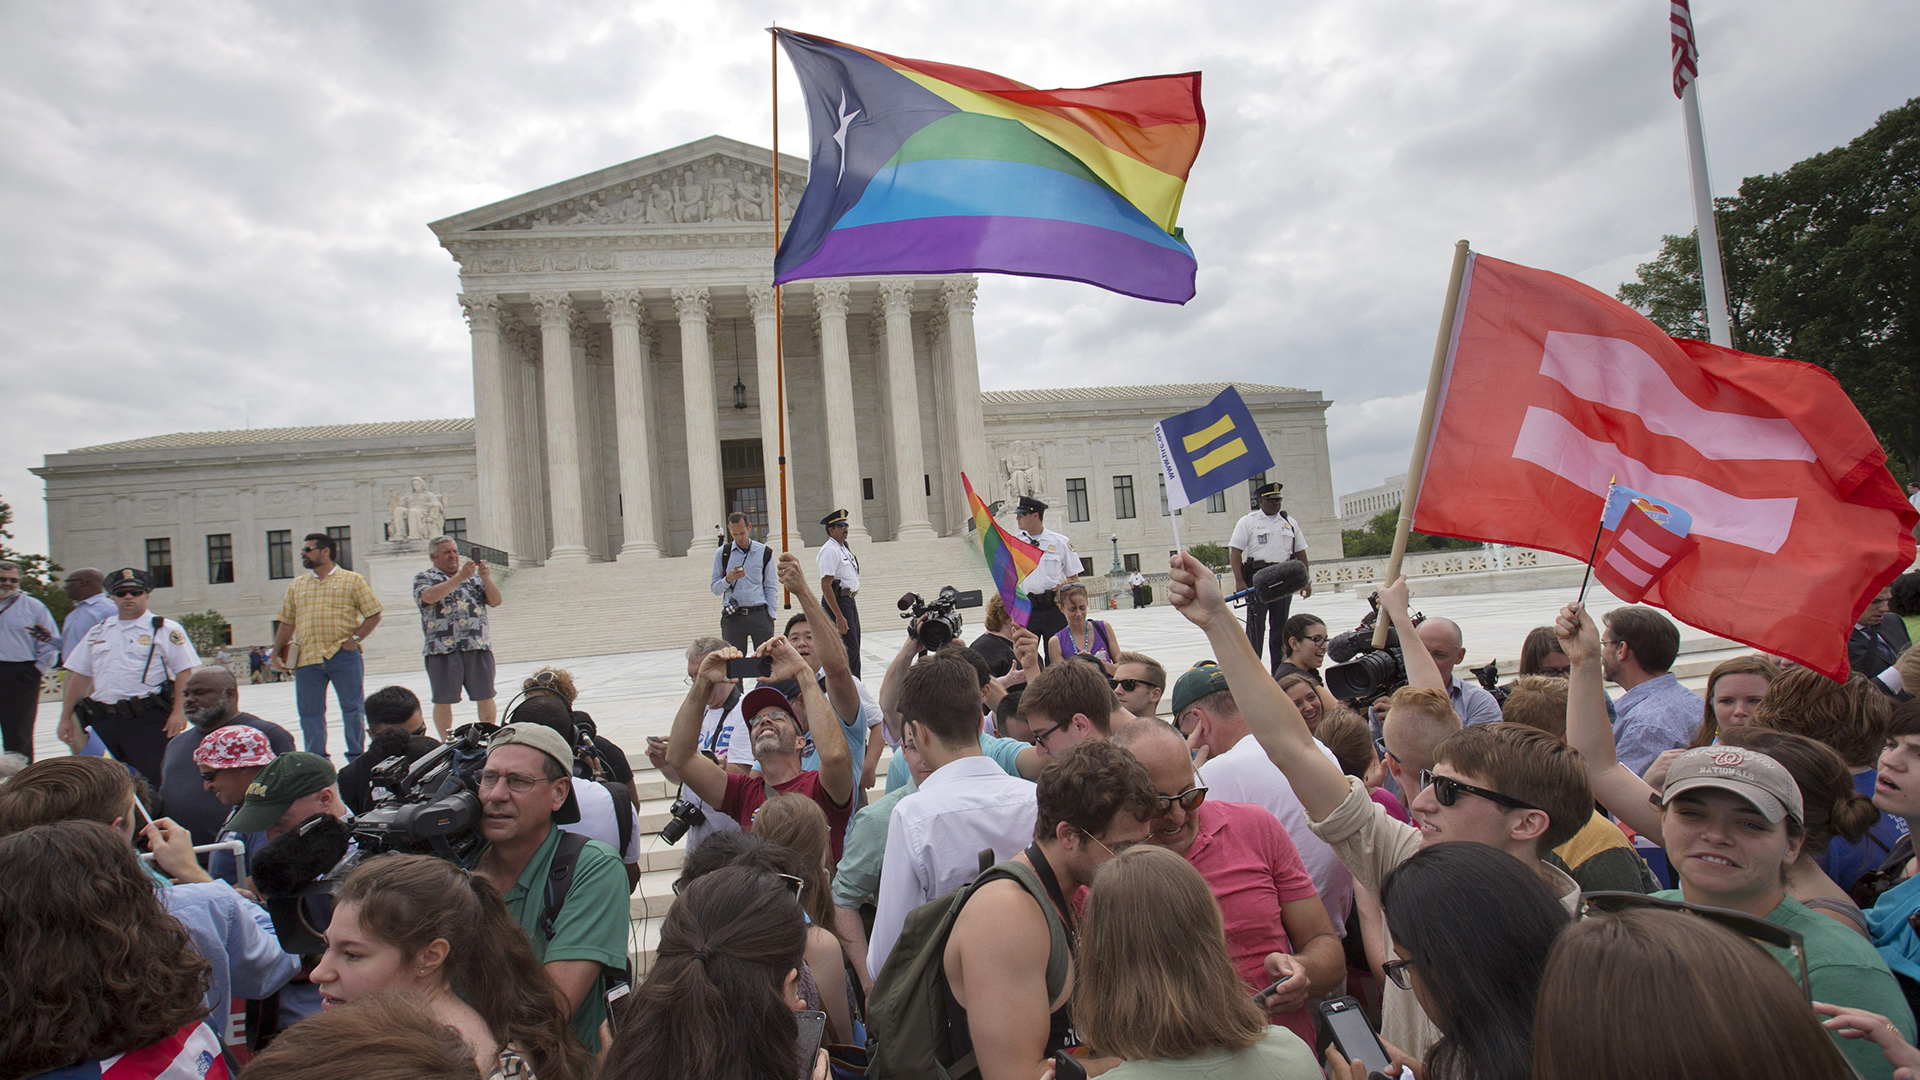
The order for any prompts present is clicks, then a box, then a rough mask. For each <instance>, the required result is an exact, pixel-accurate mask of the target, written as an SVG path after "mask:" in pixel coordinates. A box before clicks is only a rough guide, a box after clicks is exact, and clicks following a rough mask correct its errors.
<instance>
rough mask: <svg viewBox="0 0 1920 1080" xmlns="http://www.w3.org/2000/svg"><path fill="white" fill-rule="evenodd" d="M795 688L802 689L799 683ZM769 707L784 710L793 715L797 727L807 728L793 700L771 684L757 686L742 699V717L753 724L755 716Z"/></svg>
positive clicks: (804, 729) (750, 725)
mask: <svg viewBox="0 0 1920 1080" xmlns="http://www.w3.org/2000/svg"><path fill="white" fill-rule="evenodd" d="M794 689H795V690H796V691H797V690H799V689H800V687H799V684H798V683H796V684H794ZM768 709H781V710H784V711H785V712H786V714H787V715H788V716H791V717H793V724H794V726H795V727H797V728H799V729H800V730H801V731H802V732H804V731H806V730H807V725H806V722H805V721H804V720H801V719H800V714H799V713H797V712H795V711H794V709H793V702H792V701H791V700H789V699H788V698H787V695H785V694H783V693H781V692H780V691H778V690H776V689H774V688H773V687H771V686H758V687H755V688H754V689H753V691H752V692H750V693H749V694H747V696H746V697H744V698H741V699H740V718H741V719H742V720H745V721H746V722H747V726H748V727H752V726H753V718H754V717H756V716H759V715H760V714H761V713H763V712H765V711H766V710H768Z"/></svg>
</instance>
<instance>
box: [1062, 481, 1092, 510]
mask: <svg viewBox="0 0 1920 1080" xmlns="http://www.w3.org/2000/svg"><path fill="white" fill-rule="evenodd" d="M1092 517H1093V510H1092V507H1091V506H1089V505H1088V503H1087V478H1086V477H1084V476H1081V477H1077V478H1075V479H1072V480H1068V481H1067V520H1068V521H1087V520H1090V519H1091V518H1092Z"/></svg>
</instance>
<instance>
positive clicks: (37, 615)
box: [0, 562, 60, 762]
mask: <svg viewBox="0 0 1920 1080" xmlns="http://www.w3.org/2000/svg"><path fill="white" fill-rule="evenodd" d="M20 582H21V573H20V567H19V566H18V565H17V564H15V563H10V562H0V744H3V745H4V746H5V747H6V750H7V752H8V753H12V754H19V755H21V756H23V757H25V758H26V759H27V760H28V761H29V762H31V761H32V760H33V725H34V721H35V720H36V719H38V717H39V714H40V679H41V677H42V676H44V675H46V673H47V672H48V671H49V670H50V669H51V668H52V667H53V665H54V663H55V662H56V661H57V660H59V658H60V646H59V644H58V642H59V640H60V628H59V627H57V626H55V625H54V623H53V613H52V612H50V611H48V610H47V605H45V604H43V603H41V602H40V599H39V597H36V596H30V595H28V594H27V593H26V592H25V591H24V590H23V589H21V588H20Z"/></svg>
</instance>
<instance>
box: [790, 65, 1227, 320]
mask: <svg viewBox="0 0 1920 1080" xmlns="http://www.w3.org/2000/svg"><path fill="white" fill-rule="evenodd" d="M773 32H774V33H775V34H776V35H778V36H779V40H780V44H781V45H782V46H783V47H784V48H785V49H786V52H787V56H788V58H789V59H790V60H791V61H792V62H793V67H794V71H795V72H796V73H797V74H798V75H799V77H800V85H801V88H802V89H803V90H804V92H805V96H806V101H807V120H808V126H809V128H810V130H811V133H812V155H811V165H810V167H809V171H808V175H807V189H806V193H805V194H804V195H803V196H802V197H801V199H800V206H799V208H798V210H797V211H796V212H795V213H794V217H793V224H792V226H791V228H790V229H789V230H788V232H787V234H786V237H785V238H784V239H783V240H782V241H781V244H780V251H779V254H778V256H777V258H776V259H775V261H774V281H775V282H788V281H799V280H803V279H807V278H823V277H856V276H862V275H870V274H956V273H967V272H975V271H988V272H993V273H1003V274H1024V275H1027V276H1031V277H1051V278H1065V279H1068V280H1072V281H1084V282H1087V283H1088V284H1091V285H1098V286H1100V287H1101V288H1104V289H1111V290H1113V291H1114V292H1118V293H1124V294H1126V295H1128V296H1138V297H1141V298H1143V299H1147V300H1161V301H1166V302H1169V303H1176V304H1184V303H1186V302H1187V301H1188V300H1191V299H1192V298H1193V279H1194V272H1195V270H1196V264H1195V262H1194V258H1193V249H1192V248H1191V247H1188V246H1187V242H1186V240H1185V239H1184V238H1183V237H1182V236H1181V233H1180V229H1179V227H1178V226H1177V225H1176V224H1175V222H1176V220H1177V219H1178V217H1179V214H1180V198H1181V196H1182V194H1184V192H1185V191H1186V186H1187V171H1188V170H1189V169H1191V168H1192V167H1193V159H1194V157H1195V156H1196V155H1198V154H1199V152H1200V140H1201V137H1202V136H1203V135H1204V134H1205V132H1206V113H1205V111H1204V110H1202V109H1201V107H1200V73H1199V72H1197V71H1196V72H1188V73H1186V74H1184V75H1155V76H1149V77H1146V78H1140V79H1127V80H1123V81H1121V82H1112V83H1104V84H1102V85H1100V86H1092V87H1087V88H1085V89H1079V90H1036V89H1034V88H1033V87H1031V86H1028V85H1026V84H1024V83H1018V82H1014V81H1013V80H1012V79H1006V78H1002V77H1001V76H998V75H992V74H989V73H987V72H984V71H975V70H973V69H972V68H963V67H955V66H953V65H951V64H939V63H934V62H931V61H927V60H908V59H905V58H903V57H898V56H889V55H887V54H886V53H881V52H875V51H873V50H871V49H862V48H859V47H857V46H854V45H847V44H844V43H842V42H838V41H832V40H829V39H827V38H823V37H816V36H814V35H812V34H801V33H796V32H794V31H791V30H779V29H776V30H774V31H773Z"/></svg>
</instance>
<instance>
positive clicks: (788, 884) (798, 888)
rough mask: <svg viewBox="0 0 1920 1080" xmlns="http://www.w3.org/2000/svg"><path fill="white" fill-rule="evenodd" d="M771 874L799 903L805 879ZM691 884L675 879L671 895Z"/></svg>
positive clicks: (805, 890)
mask: <svg viewBox="0 0 1920 1080" xmlns="http://www.w3.org/2000/svg"><path fill="white" fill-rule="evenodd" d="M773 876H774V877H777V878H779V879H780V884H781V885H782V886H783V887H784V888H785V889H786V890H787V891H788V892H790V893H792V894H793V902H794V903H796V904H797V903H799V902H800V898H801V897H802V896H805V895H806V893H807V879H805V878H801V877H795V876H793V875H792V874H775V875H773ZM694 880H698V879H694ZM691 884H693V881H687V880H678V879H676V880H675V881H674V883H673V895H675V896H679V895H680V890H681V889H684V888H686V887H687V886H688V885H691Z"/></svg>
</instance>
